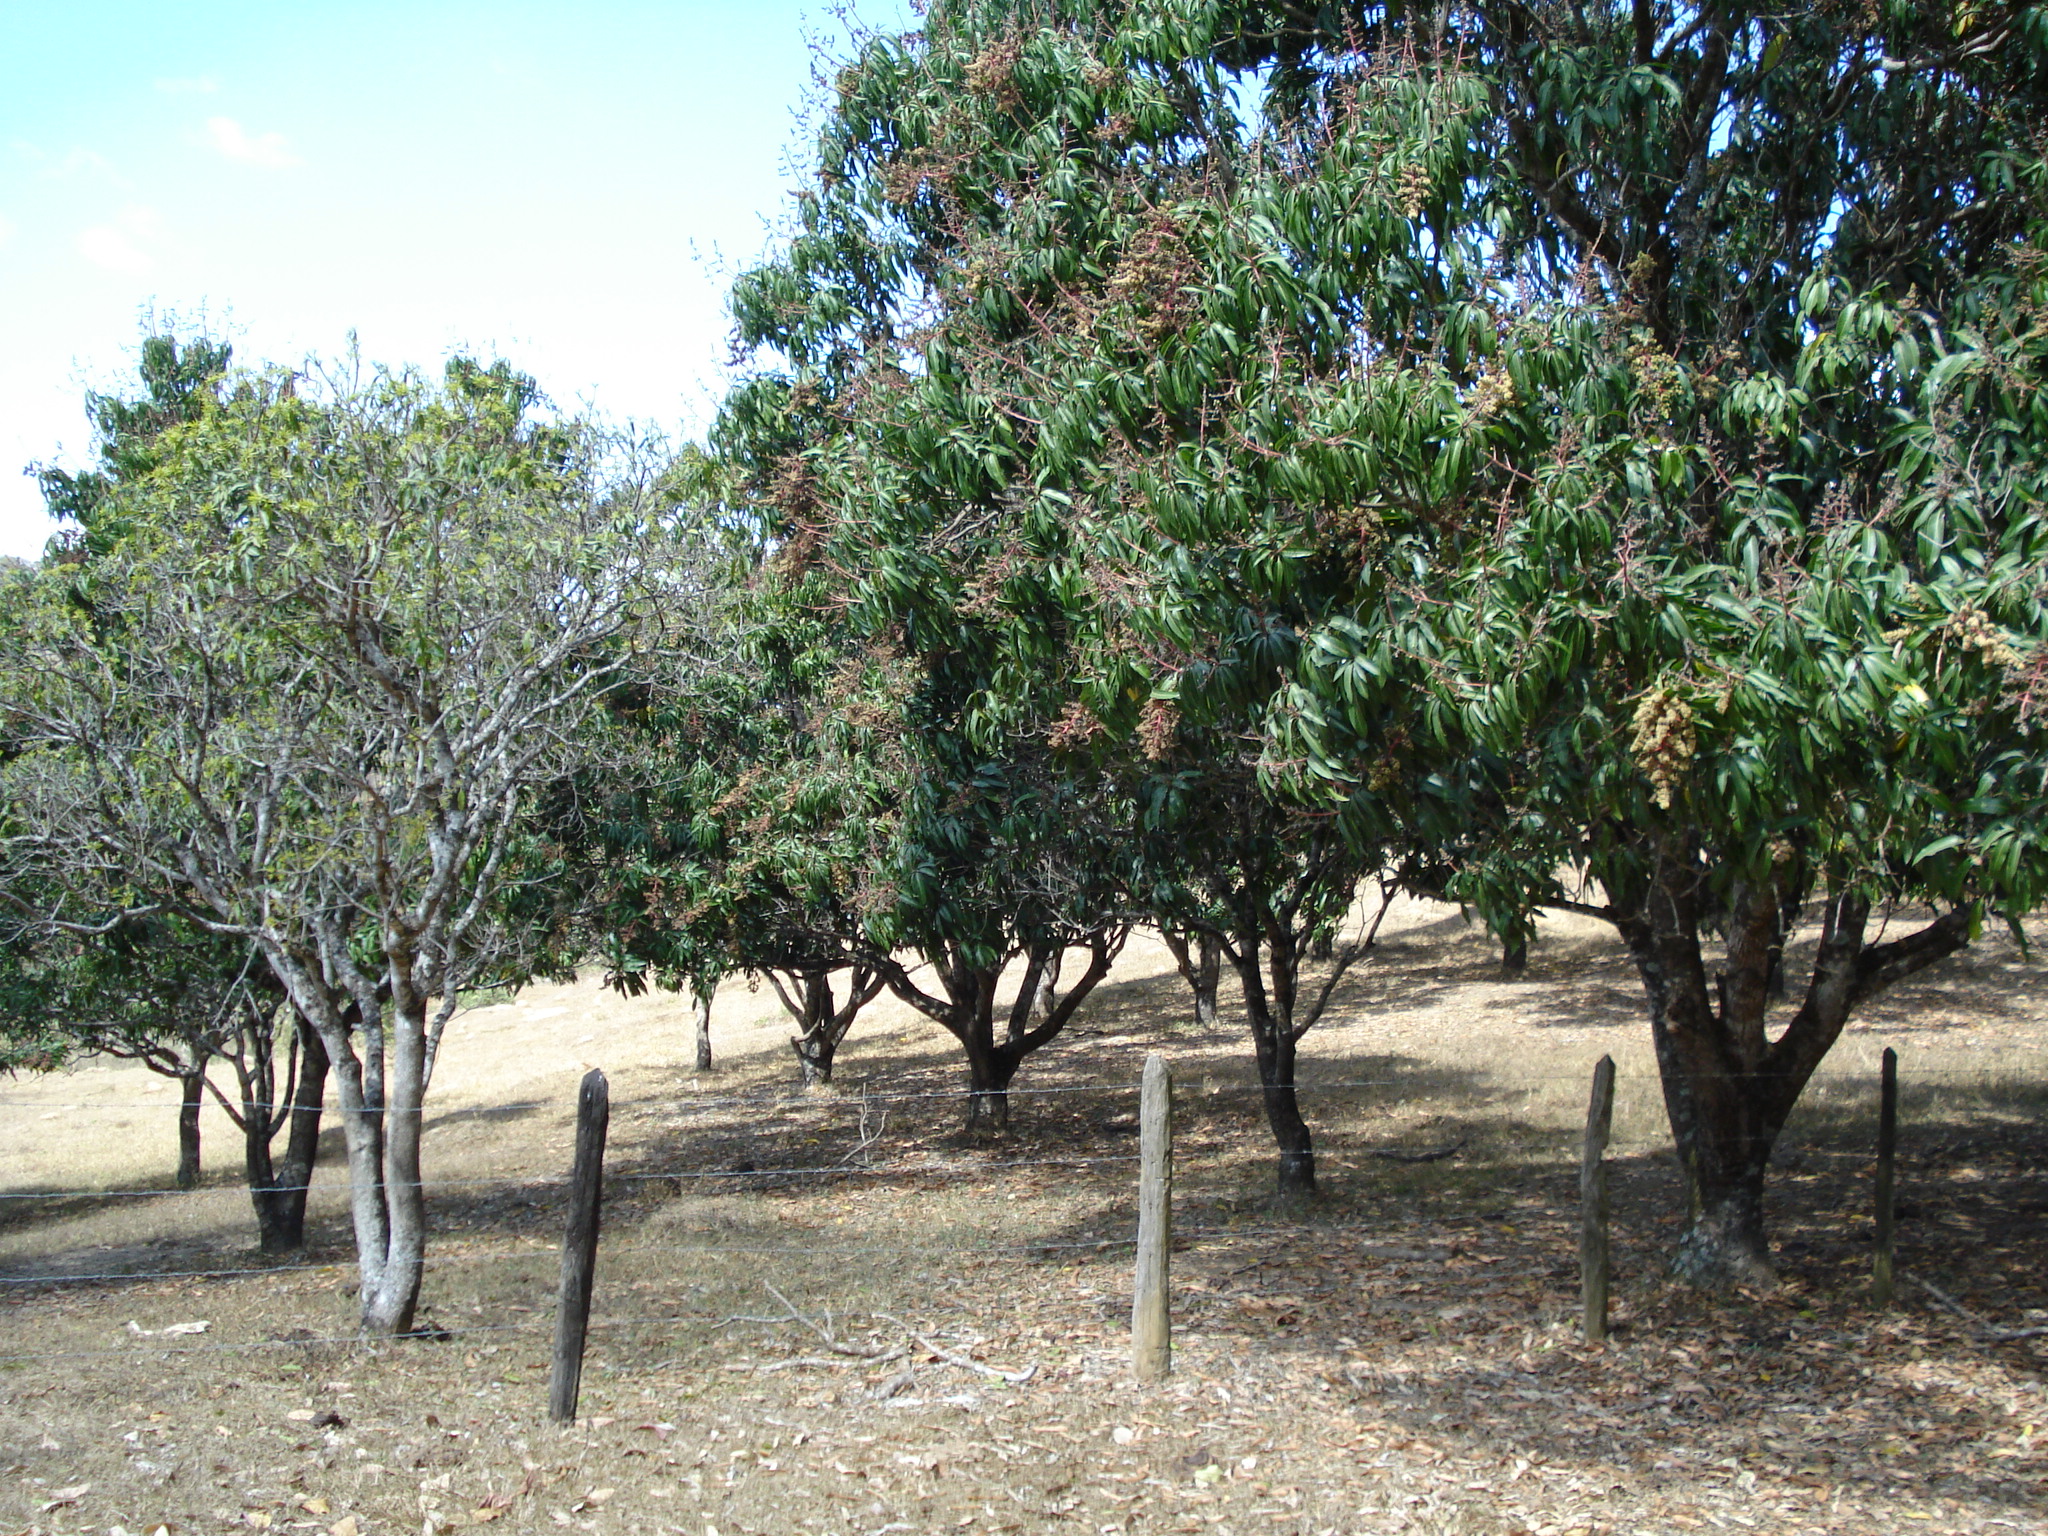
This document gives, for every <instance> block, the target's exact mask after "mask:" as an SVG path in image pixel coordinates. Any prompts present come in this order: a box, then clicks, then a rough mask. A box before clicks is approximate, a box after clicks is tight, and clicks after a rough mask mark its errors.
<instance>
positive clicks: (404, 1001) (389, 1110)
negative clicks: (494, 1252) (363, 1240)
mask: <svg viewBox="0 0 2048 1536" xmlns="http://www.w3.org/2000/svg"><path fill="white" fill-rule="evenodd" d="M391 1011H392V1014H393V1018H392V1025H393V1028H392V1031H391V1093H390V1098H389V1100H388V1101H387V1103H386V1105H385V1110H384V1204H385V1209H386V1212H387V1213H388V1221H389V1228H388V1230H389V1234H390V1236H389V1239H388V1242H387V1245H386V1248H385V1256H384V1263H383V1266H382V1270H381V1273H379V1274H378V1276H377V1277H376V1279H375V1280H374V1281H373V1282H372V1283H371V1284H370V1285H369V1286H367V1287H365V1289H364V1293H363V1296H362V1298H361V1300H362V1326H363V1332H364V1333H366V1334H371V1335H395V1334H403V1333H410V1332H412V1328H413V1315H414V1312H415V1310H416V1309H417V1308H418V1306H419V1299H420V1280H421V1277H422V1275H423V1273H424V1271H425V1267H426V1245H427V1201H426V1190H425V1189H424V1188H423V1187H422V1185H421V1183H420V1127H421V1115H422V1110H423V1108H424V1105H425V1100H426V1090H427V1083H426V1059H427V1018H426V1013H427V999H426V998H424V997H417V996H411V995H401V996H398V997H394V998H393V999H392V1010H391Z"/></svg>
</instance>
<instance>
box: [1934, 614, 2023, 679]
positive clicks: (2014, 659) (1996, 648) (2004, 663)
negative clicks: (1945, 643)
mask: <svg viewBox="0 0 2048 1536" xmlns="http://www.w3.org/2000/svg"><path fill="white" fill-rule="evenodd" d="M1941 632H1942V634H1943V635H1944V636H1946V637H1947V638H1948V639H1950V640H1952V641H1954V642H1955V643H1956V644H1957V645H1960V646H1965V647H1967V648H1969V649H1970V650H1973V651H1975V652H1976V653H1977V654H1978V655H1979V656H1982V657H1983V658H1984V659H1985V660H1986V661H1988V662H1990V663H1991V664H1992V665H1993V666H1994V667H2016V666H2018V665H2019V664H2020V653H2019V652H2018V651H2016V650H2014V649H2013V648H2012V646H2011V645H2010V644H2009V643H2008V642H2007V640H2006V638H2005V631H2004V630H2002V629H2000V628H1999V627H1998V625H1997V624H1996V623H1994V622H1993V621H1992V618H1991V615H1990V614H1988V613H1986V612H1985V611H1984V610H1983V609H1982V608H1976V607H1970V606H1965V607H1962V608H1958V609H1957V610H1956V611H1955V612H1954V613H1952V614H1950V615H1949V616H1948V619H1947V620H1946V621H1945V622H1944V623H1943V624H1942V626H1941Z"/></svg>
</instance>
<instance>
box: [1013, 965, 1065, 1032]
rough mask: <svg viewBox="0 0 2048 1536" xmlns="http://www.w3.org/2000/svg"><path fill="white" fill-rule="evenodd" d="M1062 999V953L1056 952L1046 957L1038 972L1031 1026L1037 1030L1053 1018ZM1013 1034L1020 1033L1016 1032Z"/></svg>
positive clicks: (1033, 993) (1032, 994) (1033, 997)
mask: <svg viewBox="0 0 2048 1536" xmlns="http://www.w3.org/2000/svg"><path fill="white" fill-rule="evenodd" d="M1059 998H1060V951H1058V950H1054V951H1053V952H1052V953H1051V954H1050V955H1047V956H1046V957H1045V960H1044V963H1043V964H1042V965H1041V966H1040V968H1039V972H1038V985H1037V986H1036V987H1034V988H1033V989H1032V993H1031V1015H1030V1019H1029V1024H1030V1026H1031V1027H1033V1028H1035V1027H1037V1026H1038V1025H1040V1024H1043V1023H1044V1022H1045V1021H1046V1020H1047V1019H1050V1018H1051V1017H1052V1011H1053V1009H1054V1007H1055V1006H1057V1005H1058V1003H1059ZM1013 1032H1018V1031H1014V1030H1013Z"/></svg>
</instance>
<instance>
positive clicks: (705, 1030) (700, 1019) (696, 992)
mask: <svg viewBox="0 0 2048 1536" xmlns="http://www.w3.org/2000/svg"><path fill="white" fill-rule="evenodd" d="M717 995H718V983H717V982H715V981H714V982H711V983H710V984H708V985H704V986H699V985H698V984H696V983H695V982H693V983H691V985H690V1011H691V1013H692V1014H693V1015H694V1016H695V1018H696V1021H697V1070H698V1071H699V1072H709V1071H710V1070H711V1000H712V998H714V997H715V996H717Z"/></svg>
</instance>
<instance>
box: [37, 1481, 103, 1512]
mask: <svg viewBox="0 0 2048 1536" xmlns="http://www.w3.org/2000/svg"><path fill="white" fill-rule="evenodd" d="M91 1492H92V1484H91V1483H80V1484H79V1485H78V1486H77V1487H76V1488H59V1489H58V1490H57V1491H56V1492H55V1493H53V1494H51V1495H50V1498H49V1502H48V1503H46V1504H44V1505H43V1509H44V1511H45V1512H48V1511H50V1510H53V1509H62V1508H64V1507H65V1506H66V1505H67V1504H76V1503H77V1502H78V1501H79V1500H80V1499H82V1498H84V1497H85V1496H86V1495H87V1494H88V1493H91Z"/></svg>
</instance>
